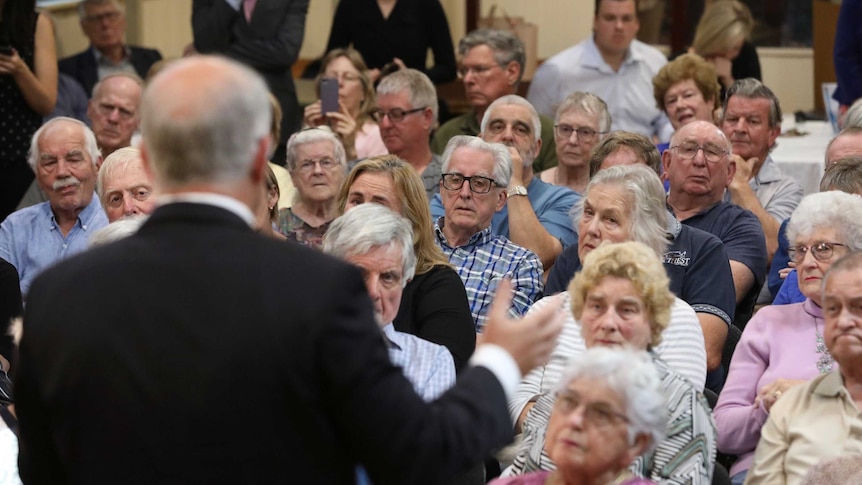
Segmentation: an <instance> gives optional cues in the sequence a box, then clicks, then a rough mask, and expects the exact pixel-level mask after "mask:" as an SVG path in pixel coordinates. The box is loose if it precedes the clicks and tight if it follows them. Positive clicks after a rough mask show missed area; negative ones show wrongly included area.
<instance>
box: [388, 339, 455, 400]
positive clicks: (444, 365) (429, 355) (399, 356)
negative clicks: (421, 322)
mask: <svg viewBox="0 0 862 485" xmlns="http://www.w3.org/2000/svg"><path fill="white" fill-rule="evenodd" d="M383 335H384V336H385V337H386V343H387V346H388V348H389V360H391V361H392V363H393V364H395V365H396V366H398V367H400V368H401V372H403V373H404V376H405V377H407V380H408V381H410V383H411V384H413V389H414V390H415V391H416V394H419V396H420V397H421V398H422V399H424V400H425V401H428V402H430V401H433V400H435V399H437V398H438V397H440V395H441V394H443V393H444V392H446V391H448V390H449V388H450V387H452V386H454V385H455V361H454V360H453V359H452V354H450V353H449V350H448V349H447V348H446V347H444V346H442V345H437V344H435V343H433V342H429V341H427V340H424V339H421V338H419V337H417V336H415V335H411V334H409V333H404V332H399V331H398V330H395V326H394V325H393V324H391V323H390V324H388V325H386V326H385V327H383Z"/></svg>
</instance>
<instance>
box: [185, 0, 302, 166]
mask: <svg viewBox="0 0 862 485" xmlns="http://www.w3.org/2000/svg"><path fill="white" fill-rule="evenodd" d="M308 2H309V0H257V4H256V5H255V7H254V12H253V13H252V16H251V21H250V22H249V21H247V20H246V18H245V14H244V13H243V12H242V8H240V11H237V10H234V9H233V8H232V7H231V6H230V5H229V4H228V3H227V2H226V1H225V0H194V1H193V2H192V33H193V35H194V43H195V49H196V50H197V51H198V52H200V53H203V54H224V55H226V56H228V57H230V58H232V59H235V60H237V61H239V62H242V63H243V64H246V65H248V66H250V67H252V68H253V69H255V70H256V71H257V72H259V73H260V74H261V75H262V76H263V77H264V79H266V83H267V84H268V85H269V89H270V90H271V91H272V94H273V95H274V96H275V97H276V98H277V99H278V102H279V103H280V104H281V110H282V113H283V116H284V118H283V120H282V123H281V141H280V143H279V150H280V152H281V153H279V154H277V155H276V156H275V159H276V160H274V161H278V162H280V163H283V159H284V156H283V155H284V154H283V151H284V145H285V144H286V143H287V137H288V136H290V134H292V133H294V132H295V131H297V130H299V126H300V121H301V119H302V112H301V110H300V107H299V101H298V100H297V98H296V87H295V86H294V84H293V74H292V73H291V70H290V68H291V66H293V63H294V62H296V60H297V58H299V49H300V47H301V46H302V37H303V34H304V33H305V16H306V13H307V12H308Z"/></svg>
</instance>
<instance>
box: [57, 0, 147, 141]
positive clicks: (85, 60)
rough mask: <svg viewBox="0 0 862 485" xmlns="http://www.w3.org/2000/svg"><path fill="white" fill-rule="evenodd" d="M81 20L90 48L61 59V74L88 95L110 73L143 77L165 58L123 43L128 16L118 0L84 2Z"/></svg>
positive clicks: (79, 11) (80, 8)
mask: <svg viewBox="0 0 862 485" xmlns="http://www.w3.org/2000/svg"><path fill="white" fill-rule="evenodd" d="M78 18H79V19H80V21H81V30H83V31H84V35H86V36H87V38H88V39H89V40H90V47H89V48H87V50H85V51H83V52H80V53H78V54H75V55H73V56H70V57H67V58H65V59H61V60H60V72H62V73H65V74H68V75H69V76H72V77H73V78H75V80H76V81H78V83H80V84H81V87H82V88H84V92H86V93H87V96H90V95H92V94H93V87H94V86H95V85H96V83H97V82H98V81H100V80H103V79H105V78H106V77H107V76H109V75H111V74H116V73H118V72H127V73H136V74H137V75H138V76H140V77H142V78H143V77H146V76H147V72H148V71H149V70H150V67H152V65H153V64H155V63H156V62H158V61H159V60H161V59H162V54H161V53H159V51H157V50H155V49H147V48H144V47H138V46H134V45H127V44H125V43H124V42H123V39H124V38H125V36H126V15H125V13H124V12H123V7H122V6H121V5H120V4H119V2H117V0H83V1H82V2H81V3H79V4H78ZM106 155H107V154H106Z"/></svg>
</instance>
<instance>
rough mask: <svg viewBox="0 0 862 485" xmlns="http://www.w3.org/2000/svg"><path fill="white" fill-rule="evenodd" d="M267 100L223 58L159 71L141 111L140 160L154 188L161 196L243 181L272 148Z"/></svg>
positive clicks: (253, 79)
mask: <svg viewBox="0 0 862 485" xmlns="http://www.w3.org/2000/svg"><path fill="white" fill-rule="evenodd" d="M267 92H268V90H267V87H266V83H265V82H264V81H263V79H262V78H261V77H260V76H259V75H258V74H256V73H255V72H254V71H252V70H250V69H249V68H247V67H245V66H242V65H240V64H238V63H236V62H233V61H230V60H227V59H224V58H219V57H210V56H196V57H191V58H187V59H182V60H179V61H177V62H175V63H172V64H171V65H170V66H168V67H167V68H165V70H164V71H162V72H161V73H159V74H158V75H157V76H156V77H155V78H154V79H153V81H152V83H151V84H150V85H149V87H148V88H147V90H146V92H145V93H144V100H143V105H142V108H141V112H142V120H143V122H142V128H143V135H144V137H143V140H144V150H143V158H144V160H145V161H146V162H148V163H149V165H150V166H151V168H152V169H153V172H154V175H155V179H156V184H157V185H158V186H159V187H160V188H161V189H163V190H166V191H167V190H173V189H182V188H183V187H186V186H189V185H195V184H221V183H230V182H236V181H239V180H241V179H243V178H244V177H246V176H247V175H248V173H249V169H250V168H251V166H252V164H253V162H255V160H256V159H257V158H258V156H259V151H260V150H261V149H263V150H264V151H263V154H264V158H265V155H266V153H267V150H268V149H269V145H270V138H269V125H270V117H271V114H270V113H271V110H270V108H269V100H268V97H267ZM264 161H265V160H264Z"/></svg>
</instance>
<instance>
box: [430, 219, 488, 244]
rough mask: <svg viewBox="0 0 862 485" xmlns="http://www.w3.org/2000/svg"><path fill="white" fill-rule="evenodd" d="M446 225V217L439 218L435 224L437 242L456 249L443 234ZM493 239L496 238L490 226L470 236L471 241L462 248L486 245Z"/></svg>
mask: <svg viewBox="0 0 862 485" xmlns="http://www.w3.org/2000/svg"><path fill="white" fill-rule="evenodd" d="M445 225H446V217H445V216H441V217H439V218H438V219H437V221H436V222H434V232H435V233H436V234H437V240H438V241H439V242H440V244H442V245H445V246H446V247H449V248H453V249H454V246H452V245H451V244H449V241H448V240H447V239H446V235H445V234H443V227H444V226H445ZM493 237H494V236H493V235H492V234H491V226H490V225H488V227H486V228H485V229H482V230H481V231H479V232H477V233H476V234H473V235H472V236H470V239H469V240H468V241H467V243H466V244H464V245H463V246H460V247H467V246H473V245H477V244H484V243H486V242H488V241H490V240H491V239H492V238H493Z"/></svg>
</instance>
